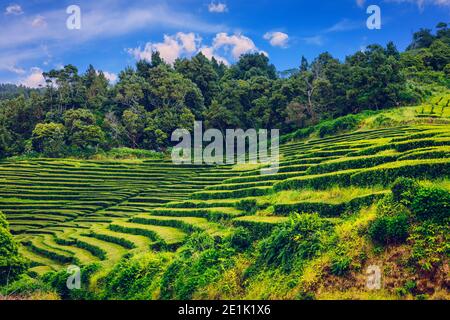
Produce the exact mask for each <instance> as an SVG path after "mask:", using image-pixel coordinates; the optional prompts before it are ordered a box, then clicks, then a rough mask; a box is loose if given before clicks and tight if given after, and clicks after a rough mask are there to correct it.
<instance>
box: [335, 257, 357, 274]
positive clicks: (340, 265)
mask: <svg viewBox="0 0 450 320" xmlns="http://www.w3.org/2000/svg"><path fill="white" fill-rule="evenodd" d="M351 263H352V259H351V258H350V257H347V256H345V255H336V256H334V257H333V258H332V260H331V273H332V274H334V275H336V276H343V275H344V274H346V273H347V271H348V270H349V269H350V265H351Z"/></svg>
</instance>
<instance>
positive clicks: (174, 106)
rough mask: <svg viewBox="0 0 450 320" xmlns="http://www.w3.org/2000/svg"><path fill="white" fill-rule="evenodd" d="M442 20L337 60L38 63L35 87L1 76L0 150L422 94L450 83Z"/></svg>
mask: <svg viewBox="0 0 450 320" xmlns="http://www.w3.org/2000/svg"><path fill="white" fill-rule="evenodd" d="M449 46H450V29H449V28H448V26H447V24H446V23H439V24H438V25H437V26H436V30H435V31H432V30H429V29H421V30H420V31H418V32H416V33H414V35H413V40H412V42H411V44H410V45H409V46H408V48H407V49H406V51H405V52H401V53H400V52H399V51H398V50H397V48H396V46H395V44H394V43H392V42H390V43H388V44H387V45H386V46H385V47H383V46H381V45H377V44H374V45H369V46H368V47H367V48H366V49H365V50H363V51H359V52H356V53H355V54H353V55H350V56H348V57H346V58H345V61H340V60H339V59H336V58H334V57H333V56H332V55H331V54H329V53H327V52H324V53H322V54H320V55H319V56H318V57H317V58H315V59H314V60H313V61H310V62H309V61H307V59H306V58H304V57H301V58H300V57H299V67H298V68H297V69H294V70H289V71H287V72H277V70H276V69H275V67H274V66H273V65H272V64H270V61H269V59H268V58H267V57H266V56H265V55H263V54H245V55H243V56H241V58H240V59H239V61H238V62H237V63H236V64H234V65H232V66H225V65H224V64H223V63H218V62H217V61H216V60H215V59H214V58H213V59H212V60H209V59H207V58H206V57H205V56H204V55H203V54H201V53H199V54H198V55H196V56H194V57H192V59H187V58H184V59H178V60H176V62H175V63H174V65H169V64H167V63H165V62H164V61H163V60H162V59H161V58H160V55H159V53H158V52H154V53H153V56H152V59H151V62H149V61H144V60H142V61H138V62H137V63H136V66H135V67H134V68H133V67H128V68H126V69H125V70H123V71H122V72H120V75H119V77H118V78H119V79H118V81H117V82H116V83H109V82H108V80H107V79H106V78H105V76H104V74H103V73H102V72H101V71H98V70H96V69H95V68H94V67H93V66H92V65H91V66H89V68H88V69H87V70H86V71H85V72H84V73H81V74H80V72H79V70H78V69H77V68H76V67H75V66H73V65H66V66H65V67H64V68H62V69H59V70H50V71H48V72H45V73H44V77H45V80H46V86H45V87H44V88H40V89H29V88H25V87H20V86H15V85H8V84H4V85H1V86H0V99H1V100H0V157H11V156H18V155H26V156H30V157H36V156H44V157H65V156H74V157H81V158H89V157H91V156H93V155H94V154H97V153H102V152H108V151H109V150H111V149H114V148H123V147H125V148H131V149H146V150H153V151H156V152H161V151H165V150H167V148H169V147H170V146H171V144H170V135H171V133H172V132H173V131H174V130H175V129H177V128H186V129H190V128H191V127H192V126H193V122H194V120H196V121H204V123H205V126H206V128H205V129H208V128H216V129H219V130H221V131H223V132H224V130H225V129H226V128H242V129H248V128H254V129H261V128H272V129H275V128H276V129H280V130H281V133H282V134H286V133H289V132H291V131H293V130H294V129H299V128H300V129H301V128H305V127H308V126H311V125H315V124H317V123H319V122H320V121H323V120H329V119H334V118H337V117H340V116H344V115H347V114H356V113H358V112H361V111H364V110H381V109H386V108H391V107H397V106H402V105H408V104H414V103H419V102H421V101H423V100H424V99H425V98H427V97H429V96H430V95H431V92H430V90H429V89H427V86H426V85H427V84H428V85H431V84H437V85H438V86H442V87H448V86H449V72H450V65H449V63H450V47H449Z"/></svg>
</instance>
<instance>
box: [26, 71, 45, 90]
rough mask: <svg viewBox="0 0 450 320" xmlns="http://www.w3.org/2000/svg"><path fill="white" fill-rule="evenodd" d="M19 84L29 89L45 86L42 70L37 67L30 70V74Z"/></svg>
mask: <svg viewBox="0 0 450 320" xmlns="http://www.w3.org/2000/svg"><path fill="white" fill-rule="evenodd" d="M20 84H23V85H24V86H26V87H30V88H39V87H41V86H45V79H44V76H43V75H42V69H41V68H37V67H34V68H31V70H30V74H29V75H28V76H27V77H26V78H25V79H23V80H22V81H21V82H20Z"/></svg>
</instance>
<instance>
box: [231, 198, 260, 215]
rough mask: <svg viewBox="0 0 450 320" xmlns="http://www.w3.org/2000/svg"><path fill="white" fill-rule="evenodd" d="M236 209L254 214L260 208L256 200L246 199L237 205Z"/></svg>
mask: <svg viewBox="0 0 450 320" xmlns="http://www.w3.org/2000/svg"><path fill="white" fill-rule="evenodd" d="M236 209H238V210H242V211H244V212H245V213H247V214H254V213H255V212H256V210H257V209H258V207H257V203H256V200H255V199H244V200H241V201H239V202H238V203H236Z"/></svg>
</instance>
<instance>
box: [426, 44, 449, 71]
mask: <svg viewBox="0 0 450 320" xmlns="http://www.w3.org/2000/svg"><path fill="white" fill-rule="evenodd" d="M430 53H431V57H430V59H429V60H428V61H427V62H428V64H429V65H430V66H431V67H432V68H433V69H434V70H436V71H441V70H443V69H444V67H445V66H446V65H447V64H449V63H450V46H449V45H447V44H445V43H444V42H442V41H440V40H437V41H435V42H433V44H432V45H431V46H430Z"/></svg>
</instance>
